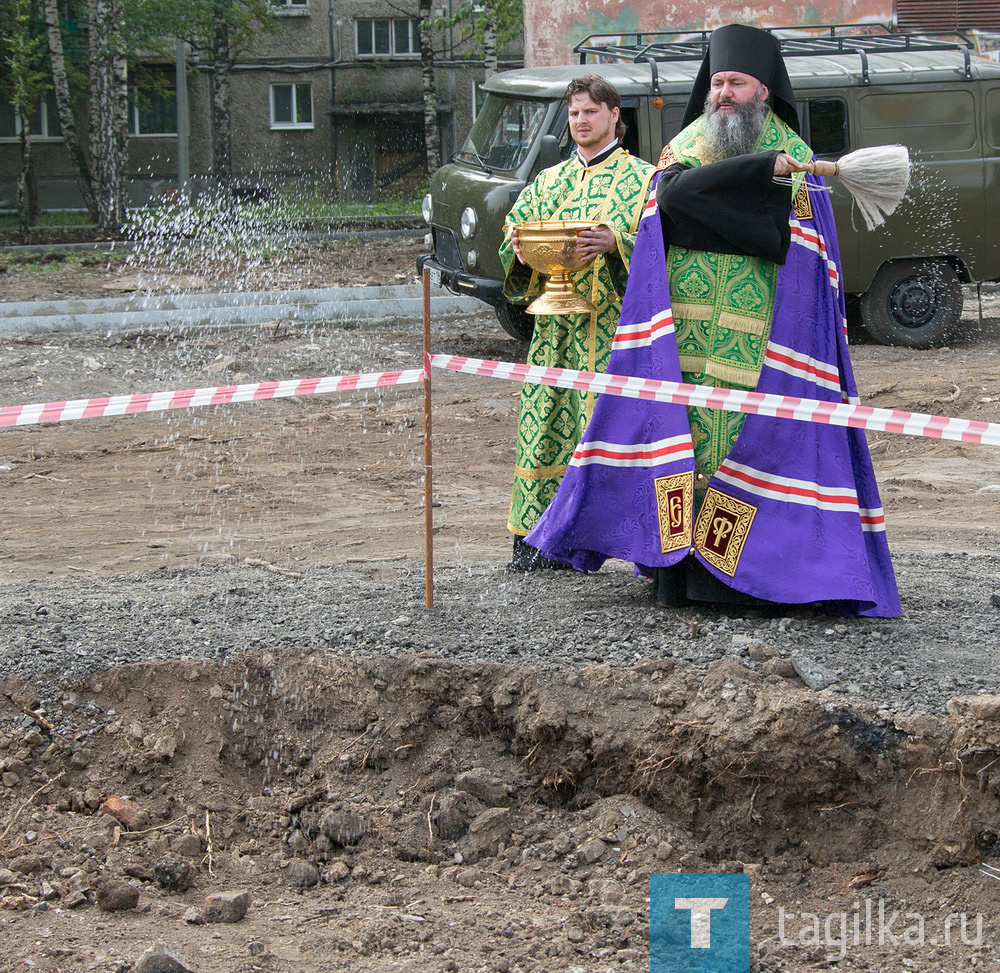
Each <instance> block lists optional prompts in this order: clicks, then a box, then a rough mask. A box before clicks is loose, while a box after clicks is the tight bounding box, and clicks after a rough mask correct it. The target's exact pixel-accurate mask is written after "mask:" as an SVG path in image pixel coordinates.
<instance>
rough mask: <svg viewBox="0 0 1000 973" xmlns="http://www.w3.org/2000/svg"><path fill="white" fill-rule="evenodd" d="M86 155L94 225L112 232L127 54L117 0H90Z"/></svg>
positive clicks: (121, 217) (119, 203)
mask: <svg viewBox="0 0 1000 973" xmlns="http://www.w3.org/2000/svg"><path fill="white" fill-rule="evenodd" d="M89 10H90V83H89V92H90V104H89V108H90V154H91V158H92V160H93V169H92V171H93V175H94V182H95V183H96V188H97V193H96V196H97V225H98V226H99V227H100V228H101V229H102V230H104V231H106V232H108V233H117V232H118V230H119V229H120V228H121V225H122V223H124V222H125V210H126V207H127V204H128V179H127V172H128V141H127V137H128V58H127V57H126V50H125V36H124V29H125V10H124V6H123V3H122V0H90V4H89Z"/></svg>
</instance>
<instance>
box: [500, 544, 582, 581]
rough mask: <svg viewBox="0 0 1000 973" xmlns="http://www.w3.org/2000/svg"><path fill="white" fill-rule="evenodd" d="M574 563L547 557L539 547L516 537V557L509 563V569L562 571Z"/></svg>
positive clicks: (520, 570)
mask: <svg viewBox="0 0 1000 973" xmlns="http://www.w3.org/2000/svg"><path fill="white" fill-rule="evenodd" d="M569 567H572V565H569V564H563V562H562V561H553V560H552V558H549V557H545V556H544V555H543V554H542V552H541V551H540V550H538V548H537V547H532V546H531V545H530V544H527V543H525V541H524V540H523V539H522V538H520V537H515V538H514V557H513V560H512V561H511V562H510V564H508V565H507V570H508V571H519V572H522V573H523V572H527V571H562V570H565V569H567V568H569Z"/></svg>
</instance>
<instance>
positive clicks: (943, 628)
mask: <svg viewBox="0 0 1000 973" xmlns="http://www.w3.org/2000/svg"><path fill="white" fill-rule="evenodd" d="M895 561H896V568H897V573H898V576H899V581H900V587H901V590H903V591H904V592H905V593H907V594H906V596H905V603H904V609H905V615H904V617H903V618H902V619H892V620H885V619H871V620H869V619H840V618H834V617H831V616H828V615H821V614H818V613H815V612H813V611H811V610H805V609H803V610H801V611H797V612H792V613H790V614H789V615H788V616H786V617H781V618H761V617H751V615H752V613H750V612H747V611H744V612H742V613H741V614H740V615H733V616H729V615H727V614H725V613H723V612H721V611H718V610H702V609H693V608H691V609H682V610H671V609H660V608H657V607H655V606H654V605H653V604H652V603H651V601H650V597H649V585H648V583H647V582H644V581H640V580H636V579H634V578H633V577H632V576H631V574H630V572H628V571H627V570H626V568H625V567H624V565H616V566H614V567H611V568H610V569H607V568H606V569H605V570H604V571H602V572H600V573H598V574H594V575H573V574H570V573H568V572H551V573H547V574H545V573H541V574H534V575H527V576H526V575H512V574H508V573H507V572H506V571H505V570H504V568H503V566H502V565H500V564H483V563H470V564H448V565H446V566H443V567H439V568H438V569H437V572H436V579H435V582H436V583H435V607H434V608H433V609H431V610H428V609H427V608H426V607H425V601H424V574H423V565H422V563H420V562H418V561H413V560H407V561H401V562H397V563H395V564H393V565H392V567H391V568H388V569H387V568H386V567H381V568H369V569H368V570H364V569H360V568H359V569H354V568H330V567H326V568H324V567H315V568H308V569H306V570H305V571H303V572H302V573H301V576H300V577H298V578H294V577H290V576H285V575H277V574H273V573H269V572H265V571H263V570H261V569H260V568H256V567H252V566H247V565H242V564H232V565H221V566H203V567H198V568H194V569H159V570H155V571H152V572H147V573H145V574H140V575H116V576H111V577H104V578H92V579H81V578H70V579H64V580H51V581H41V582H36V583H34V584H31V585H24V584H18V585H8V586H6V587H4V588H2V589H0V625H2V626H3V630H4V632H5V637H4V639H3V644H2V646H0V669H2V670H4V671H6V672H9V673H11V674H13V673H21V674H24V675H32V676H41V677H43V678H44V679H45V680H48V681H52V682H55V681H57V680H60V679H62V680H68V681H69V682H73V681H76V680H79V679H80V678H82V677H83V676H85V675H86V674H88V673H92V672H95V671H97V670H101V669H105V668H109V667H111V666H115V665H120V664H122V663H126V662H136V661H142V660H146V659H159V658H169V657H181V656H190V657H207V658H221V657H224V656H226V655H227V654H231V653H234V652H238V651H240V650H243V649H256V648H269V647H277V646H292V645H307V646H320V647H324V648H326V649H327V650H328V651H329V652H330V653H331V654H335V655H351V654H357V655H390V656H395V655H399V654H402V653H412V652H431V653H435V654H439V655H441V656H444V657H447V658H454V659H460V660H462V661H466V662H472V661H476V660H490V661H501V662H516V663H521V664H529V665H537V666H541V667H553V668H583V667H585V666H590V665H593V664H594V663H607V664H609V665H612V666H630V665H633V664H634V663H635V662H636V661H637V660H639V659H644V658H654V659H655V658H663V657H674V658H676V659H679V660H684V661H686V662H688V663H690V664H692V665H694V666H695V667H697V668H699V669H704V668H706V667H707V666H708V664H709V663H711V662H712V661H714V660H716V659H718V658H721V657H723V656H726V655H733V656H739V657H743V658H744V661H748V662H749V660H748V659H747V656H748V653H749V654H750V655H751V656H752V655H753V653H750V652H749V650H750V646H751V644H752V643H753V642H757V641H759V642H761V643H763V644H764V645H765V646H767V647H769V648H771V649H774V650H776V651H778V652H780V653H781V655H783V656H785V657H787V658H789V659H791V660H792V661H793V662H794V663H796V664H797V666H798V668H799V670H800V675H802V676H804V677H805V680H806V681H807V682H810V683H811V684H813V685H814V686H818V685H820V684H821V683H822V682H824V681H826V680H827V679H830V678H833V677H835V679H836V681H834V682H832V683H831V685H830V686H829V689H828V691H829V692H831V693H834V694H837V695H838V696H839V697H841V698H850V699H852V700H857V701H865V702H870V703H874V704H875V705H877V706H880V707H884V708H887V709H891V710H897V711H900V712H914V711H928V712H940V711H942V710H943V708H944V706H945V704H946V702H947V700H948V699H949V698H951V697H952V696H956V695H963V694H973V693H977V692H993V691H996V689H997V682H996V671H997V658H998V648H997V644H996V634H995V633H996V631H997V617H996V616H997V607H996V606H995V605H994V604H992V602H991V596H992V595H993V586H994V582H993V579H994V578H995V577H996V573H997V570H998V567H1000V557H995V556H990V555H964V554H952V555H934V556H932V555H916V554H904V555H900V556H897V557H896V559H895ZM810 663H811V664H812V665H810ZM749 664H751V665H752V664H753V663H752V662H749ZM816 666H819V667H820V669H819V670H818V671H815V672H814V669H815V667H816Z"/></svg>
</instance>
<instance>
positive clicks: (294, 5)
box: [271, 0, 309, 17]
mask: <svg viewBox="0 0 1000 973" xmlns="http://www.w3.org/2000/svg"><path fill="white" fill-rule="evenodd" d="M271 9H272V10H273V11H274V13H275V14H276V15H277V16H279V17H283V16H291V17H307V16H308V15H309V0H271Z"/></svg>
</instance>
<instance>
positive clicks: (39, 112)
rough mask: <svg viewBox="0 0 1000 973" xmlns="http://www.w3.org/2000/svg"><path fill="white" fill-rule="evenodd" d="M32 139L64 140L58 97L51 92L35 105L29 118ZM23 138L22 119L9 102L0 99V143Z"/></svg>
mask: <svg viewBox="0 0 1000 973" xmlns="http://www.w3.org/2000/svg"><path fill="white" fill-rule="evenodd" d="M28 125H29V128H30V134H31V138H32V139H57V138H62V127H61V126H60V125H59V112H58V110H57V109H56V96H55V95H54V94H53V93H52V92H51V91H50V92H49V94H48V96H47V97H46V98H45V99H44V100H43V101H39V102H38V104H36V105H35V107H34V109H33V110H32V112H31V114H30V115H29V116H28ZM20 137H21V119H20V116H19V115H18V114H17V112H16V111H14V106H13V105H12V104H11V103H10V102H9V101H4V100H3V99H0V141H4V140H7V139H19V138H20Z"/></svg>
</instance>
